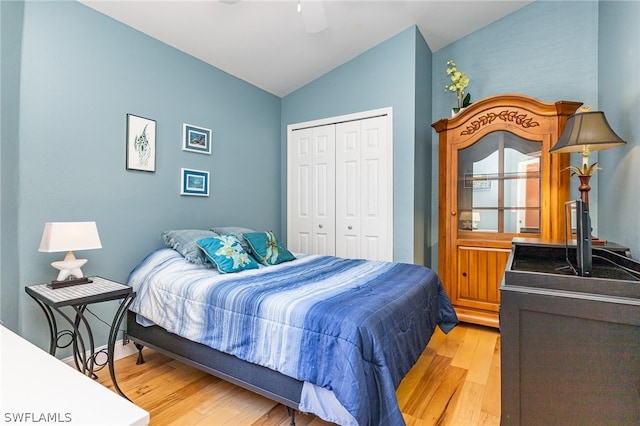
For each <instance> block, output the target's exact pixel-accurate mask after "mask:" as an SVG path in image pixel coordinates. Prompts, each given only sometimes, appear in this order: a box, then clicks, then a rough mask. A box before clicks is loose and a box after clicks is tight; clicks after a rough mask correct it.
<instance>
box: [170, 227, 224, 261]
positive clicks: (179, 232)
mask: <svg viewBox="0 0 640 426" xmlns="http://www.w3.org/2000/svg"><path fill="white" fill-rule="evenodd" d="M161 236H162V240H163V241H164V243H165V244H166V245H167V246H169V247H172V248H173V249H174V250H175V251H177V252H178V253H180V254H181V255H182V256H184V258H185V259H187V260H188V261H189V262H192V263H197V264H199V265H202V264H204V263H206V262H207V256H206V254H205V253H204V252H203V251H202V250H201V249H200V247H198V240H201V239H203V238H211V237H217V236H218V234H216V233H215V232H213V231H209V230H204V229H176V230H170V231H164V232H163V233H162V234H161Z"/></svg>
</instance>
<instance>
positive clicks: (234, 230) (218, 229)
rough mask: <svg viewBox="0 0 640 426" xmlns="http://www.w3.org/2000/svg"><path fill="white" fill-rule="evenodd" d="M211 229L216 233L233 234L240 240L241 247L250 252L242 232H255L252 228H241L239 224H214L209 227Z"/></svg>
mask: <svg viewBox="0 0 640 426" xmlns="http://www.w3.org/2000/svg"><path fill="white" fill-rule="evenodd" d="M211 231H213V232H215V233H216V234H218V235H229V234H231V235H233V236H234V237H236V238H237V239H238V241H240V244H241V245H242V248H243V249H245V250H246V251H247V253H249V254H251V249H250V248H249V245H248V244H247V242H246V241H245V239H244V234H245V233H247V232H256V231H254V230H253V229H249V228H243V227H241V226H214V227H213V228H211Z"/></svg>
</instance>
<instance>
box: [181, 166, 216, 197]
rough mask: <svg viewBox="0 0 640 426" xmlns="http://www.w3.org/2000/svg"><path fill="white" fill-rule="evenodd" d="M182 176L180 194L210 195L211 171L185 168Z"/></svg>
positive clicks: (182, 170)
mask: <svg viewBox="0 0 640 426" xmlns="http://www.w3.org/2000/svg"><path fill="white" fill-rule="evenodd" d="M180 176H181V179H180V195H197V196H200V197H208V196H209V172H207V171H204V170H193V169H184V168H183V169H181V172H180Z"/></svg>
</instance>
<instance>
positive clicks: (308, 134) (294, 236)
mask: <svg viewBox="0 0 640 426" xmlns="http://www.w3.org/2000/svg"><path fill="white" fill-rule="evenodd" d="M312 138H313V132H312V131H311V129H304V130H297V131H295V132H293V139H292V140H291V141H289V146H288V149H287V155H288V159H287V162H288V173H289V176H288V181H289V191H288V194H289V195H288V198H289V199H288V201H287V204H288V217H289V218H288V220H289V229H288V236H287V246H288V247H289V248H290V249H291V250H293V251H298V252H309V251H310V250H311V231H312V225H313V218H312V213H311V192H310V191H309V189H310V188H311V184H312V183H311V182H312V167H313V159H312V155H313V151H312V143H313V141H312Z"/></svg>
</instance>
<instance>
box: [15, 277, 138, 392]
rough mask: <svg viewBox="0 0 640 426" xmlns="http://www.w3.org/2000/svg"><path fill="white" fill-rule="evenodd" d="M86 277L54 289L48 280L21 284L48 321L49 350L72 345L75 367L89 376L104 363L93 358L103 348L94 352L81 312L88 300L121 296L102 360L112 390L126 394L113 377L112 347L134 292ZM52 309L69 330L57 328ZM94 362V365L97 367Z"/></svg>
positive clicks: (115, 284) (94, 301)
mask: <svg viewBox="0 0 640 426" xmlns="http://www.w3.org/2000/svg"><path fill="white" fill-rule="evenodd" d="M89 279H90V280H91V281H92V282H90V283H87V284H79V285H74V286H70V287H62V288H57V289H52V288H50V286H49V284H48V283H45V284H36V285H30V286H27V287H25V291H26V292H27V294H28V295H29V296H31V297H32V298H33V300H35V301H36V303H38V305H39V306H40V307H41V308H42V311H43V312H44V314H45V316H46V318H47V322H48V323H49V332H50V343H49V353H50V354H51V355H55V354H56V350H57V349H58V348H66V347H68V346H70V345H73V355H74V361H75V364H76V368H77V369H78V370H79V371H81V372H82V373H83V374H85V375H87V376H89V377H92V378H95V377H96V376H95V374H94V371H97V370H99V369H100V368H102V367H104V365H105V363H102V364H98V363H97V362H96V357H97V355H98V354H99V353H100V352H104V349H103V350H101V351H98V352H96V350H95V344H94V339H93V332H92V331H91V327H90V325H89V321H88V320H87V318H86V317H85V315H84V312H85V310H86V309H87V305H90V304H92V303H100V302H106V301H109V300H119V299H122V302H121V304H120V307H119V308H118V310H117V311H116V313H115V315H114V317H113V321H112V323H111V329H110V331H109V341H108V344H107V361H106V364H108V365H109V373H110V374H111V380H112V381H113V385H114V387H115V389H116V391H117V392H118V393H119V394H120V395H121V396H123V397H124V398H127V396H126V395H125V394H124V393H123V392H122V391H121V390H120V387H119V386H118V382H117V380H116V376H115V372H114V365H113V362H114V360H113V351H114V348H115V342H116V337H117V335H118V329H119V327H120V324H121V323H122V319H123V317H124V314H125V312H126V311H127V309H128V308H129V305H131V302H133V299H134V298H135V297H136V293H135V292H134V291H133V289H132V288H131V287H129V286H126V285H124V284H120V283H117V282H115V281H111V280H108V279H105V278H102V277H90V278H89ZM65 306H70V307H71V308H73V310H74V311H75V316H73V315H72V316H69V315H67V314H66V313H65V312H64V311H63V310H62V309H61V308H63V307H65ZM54 311H55V312H57V313H58V314H60V316H62V318H64V319H65V320H66V321H67V322H68V323H69V325H70V326H71V327H72V329H71V330H60V331H59V330H58V324H57V322H56V317H55V315H54ZM81 328H84V331H85V333H84V334H86V338H85V336H83V333H81ZM67 339H68V340H67ZM96 366H97V367H98V368H97V369H96ZM127 399H129V398H127Z"/></svg>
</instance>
